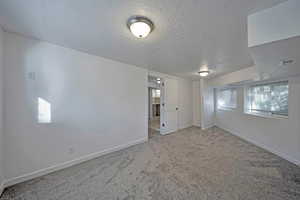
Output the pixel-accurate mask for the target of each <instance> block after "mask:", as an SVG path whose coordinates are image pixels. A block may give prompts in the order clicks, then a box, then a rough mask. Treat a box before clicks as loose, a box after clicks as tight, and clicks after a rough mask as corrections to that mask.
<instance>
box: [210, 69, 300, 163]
mask: <svg viewBox="0 0 300 200" xmlns="http://www.w3.org/2000/svg"><path fill="white" fill-rule="evenodd" d="M239 75H240V74H239ZM249 76H250V75H249ZM245 77H246V75H245ZM227 78H228V80H227ZM232 78H233V79H234V77H232V74H229V75H224V76H223V77H220V78H219V79H220V80H221V79H222V81H224V83H227V82H229V80H230V79H232ZM220 80H214V82H218V84H220V83H221V81H220ZM237 97H238V108H237V109H236V110H217V111H216V125H217V126H219V127H221V128H223V129H226V130H228V131H230V132H231V133H233V134H236V135H238V136H240V137H241V138H244V139H246V140H248V141H251V142H253V143H255V144H257V145H259V146H261V147H263V148H265V149H267V150H269V151H272V152H274V153H276V154H278V155H280V156H281V157H284V158H285V159H288V160H290V161H292V162H294V163H297V164H300V154H299V152H300V134H299V130H300V125H299V124H300V123H299V119H300V106H299V102H300V77H294V78H291V79H290V80H289V117H288V119H282V118H266V117H259V116H253V115H249V114H245V113H244V105H243V101H244V89H243V87H239V88H238V93H237Z"/></svg>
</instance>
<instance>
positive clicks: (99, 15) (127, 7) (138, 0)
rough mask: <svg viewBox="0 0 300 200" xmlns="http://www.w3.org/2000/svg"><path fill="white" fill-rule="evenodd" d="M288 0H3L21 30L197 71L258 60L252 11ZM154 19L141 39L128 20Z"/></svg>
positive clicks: (5, 21)
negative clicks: (251, 38) (252, 47)
mask: <svg viewBox="0 0 300 200" xmlns="http://www.w3.org/2000/svg"><path fill="white" fill-rule="evenodd" d="M283 1H284V0H184V1H183V0H127V1H126V0H101V1H100V0H26V1H24V0H1V1H0V24H1V25H2V26H3V28H4V29H5V30H6V31H11V32H17V33H21V34H24V35H27V36H32V37H35V38H38V39H41V40H45V41H48V42H52V43H55V44H58V45H62V46H65V47H70V48H74V49H77V50H81V51H85V52H88V53H90V54H94V55H99V56H102V57H106V58H110V59H113V60H117V61H121V62H124V63H128V64H133V65H136V66H139V67H144V68H147V69H150V70H154V71H158V72H163V73H169V74H173V75H179V76H189V77H194V78H195V77H198V76H197V75H196V74H197V71H199V69H200V66H203V65H207V66H208V67H209V68H211V69H213V70H214V71H215V72H214V74H215V75H219V74H224V73H227V72H232V71H235V70H238V69H241V68H244V67H248V66H250V65H252V63H253V61H252V59H251V57H250V54H249V52H248V48H247V26H246V23H247V15H248V14H249V13H252V12H255V11H258V10H261V9H264V8H267V7H271V6H274V5H276V4H277V3H280V2H283ZM132 15H144V16H146V17H148V18H150V19H151V20H152V21H153V22H154V24H155V30H154V31H153V32H152V33H151V34H150V35H149V37H147V38H146V39H142V40H140V39H136V38H134V37H133V36H132V35H131V33H130V32H129V31H128V29H127V27H126V20H127V19H128V18H129V17H130V16H132Z"/></svg>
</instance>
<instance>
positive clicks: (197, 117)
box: [193, 81, 201, 127]
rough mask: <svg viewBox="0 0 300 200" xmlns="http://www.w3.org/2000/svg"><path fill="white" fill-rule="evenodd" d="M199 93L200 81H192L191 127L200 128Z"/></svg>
mask: <svg viewBox="0 0 300 200" xmlns="http://www.w3.org/2000/svg"><path fill="white" fill-rule="evenodd" d="M200 108H201V91H200V81H193V125H194V126H198V127H200V126H201V109H200Z"/></svg>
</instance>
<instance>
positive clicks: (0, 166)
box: [0, 27, 4, 195]
mask: <svg viewBox="0 0 300 200" xmlns="http://www.w3.org/2000/svg"><path fill="white" fill-rule="evenodd" d="M3 35H4V32H3V30H2V28H1V27H0V195H1V193H2V190H3V186H2V184H3V182H4V159H3V158H4V146H3V145H4V142H3V139H4V132H3V131H4V130H3V95H2V92H3V78H4V76H3Z"/></svg>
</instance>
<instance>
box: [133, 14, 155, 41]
mask: <svg viewBox="0 0 300 200" xmlns="http://www.w3.org/2000/svg"><path fill="white" fill-rule="evenodd" d="M127 27H128V28H129V30H130V32H131V33H132V34H133V35H134V36H135V37H137V38H145V37H147V36H148V35H149V33H151V32H152V31H153V29H154V24H153V22H152V21H151V20H150V19H148V18H146V17H143V16H133V17H130V18H129V19H128V21H127Z"/></svg>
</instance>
